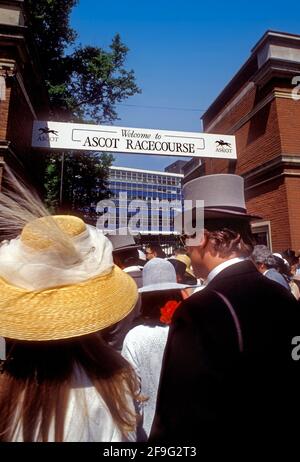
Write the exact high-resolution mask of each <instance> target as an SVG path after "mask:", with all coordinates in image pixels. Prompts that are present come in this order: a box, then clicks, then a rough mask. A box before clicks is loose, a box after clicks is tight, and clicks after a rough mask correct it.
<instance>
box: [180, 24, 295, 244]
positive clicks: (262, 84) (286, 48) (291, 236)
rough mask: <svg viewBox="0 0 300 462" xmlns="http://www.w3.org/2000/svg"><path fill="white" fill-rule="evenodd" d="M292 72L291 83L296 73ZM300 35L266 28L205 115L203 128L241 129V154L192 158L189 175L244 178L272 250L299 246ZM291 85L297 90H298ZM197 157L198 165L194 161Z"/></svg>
mask: <svg viewBox="0 0 300 462" xmlns="http://www.w3.org/2000/svg"><path fill="white" fill-rule="evenodd" d="M295 76H299V77H298V79H297V78H295V79H294V82H293V83H292V79H293V78H294V77H295ZM296 80H298V82H299V87H300V35H292V34H287V33H280V32H272V31H268V32H266V33H265V34H264V36H263V37H262V38H261V39H260V40H259V42H258V43H257V44H256V45H255V46H254V48H253V49H252V51H251V56H250V58H249V59H248V60H247V61H246V62H245V64H244V65H243V66H242V67H241V69H240V70H239V71H238V73H237V74H236V75H235V76H234V77H233V78H232V80H231V81H230V82H229V83H228V85H227V86H226V87H225V88H224V90H223V91H222V92H221V94H220V95H219V96H218V97H217V98H216V99H215V101H214V102H213V103H212V104H211V105H210V107H209V108H208V109H207V111H206V112H205V114H204V115H203V127H204V131H205V132H208V133H221V134H232V135H235V136H236V142H237V157H238V158H237V161H227V160H221V159H219V160H216V159H206V160H205V161H204V162H203V163H202V164H201V166H200V167H199V166H197V165H196V163H195V161H191V162H190V163H189V164H190V165H188V166H187V167H185V169H186V173H187V174H188V171H190V174H188V176H187V178H186V180H188V179H191V178H193V177H195V176H199V175H203V174H213V173H236V174H239V175H242V176H243V177H244V179H245V187H246V201H247V207H248V210H249V211H250V212H252V213H255V214H258V215H260V216H262V217H263V220H262V221H261V222H257V223H254V225H253V230H254V232H256V233H261V237H265V238H266V240H267V241H268V243H269V245H270V247H271V248H272V249H273V251H281V250H283V249H286V248H287V247H291V248H293V249H296V250H298V249H300V88H299V96H298V97H297V88H296V82H295V81H296ZM293 89H294V92H293ZM194 163H195V169H194V170H193V165H194Z"/></svg>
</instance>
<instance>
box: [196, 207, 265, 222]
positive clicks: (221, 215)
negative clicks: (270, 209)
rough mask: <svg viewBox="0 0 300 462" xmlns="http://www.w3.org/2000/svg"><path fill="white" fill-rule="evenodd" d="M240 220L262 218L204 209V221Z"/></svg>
mask: <svg viewBox="0 0 300 462" xmlns="http://www.w3.org/2000/svg"><path fill="white" fill-rule="evenodd" d="M225 217H228V218H230V217H231V218H241V219H247V220H261V219H262V217H260V216H259V215H251V214H248V213H243V212H239V211H235V210H224V209H218V208H209V209H206V208H205V207H204V219H205V218H225Z"/></svg>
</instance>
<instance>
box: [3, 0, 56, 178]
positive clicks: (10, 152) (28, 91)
mask: <svg viewBox="0 0 300 462" xmlns="http://www.w3.org/2000/svg"><path fill="white" fill-rule="evenodd" d="M48 111H49V103H48V95H47V92H46V89H45V86H44V83H43V80H42V77H41V69H40V67H39V65H38V58H37V53H36V50H35V45H34V43H33V41H32V39H31V36H30V33H29V30H28V27H27V26H26V14H25V11H24V0H4V1H3V0H0V175H2V169H3V165H4V163H7V164H9V165H10V166H12V167H13V168H14V170H17V171H19V172H21V173H22V175H24V174H26V175H27V176H29V177H30V179H31V180H32V179H33V180H34V178H35V175H36V174H37V172H36V169H37V168H38V165H39V162H34V163H33V162H32V159H33V156H36V154H34V153H32V150H31V134H32V125H33V121H34V120H35V119H40V120H43V119H44V120H47V119H48ZM25 172H26V173H25Z"/></svg>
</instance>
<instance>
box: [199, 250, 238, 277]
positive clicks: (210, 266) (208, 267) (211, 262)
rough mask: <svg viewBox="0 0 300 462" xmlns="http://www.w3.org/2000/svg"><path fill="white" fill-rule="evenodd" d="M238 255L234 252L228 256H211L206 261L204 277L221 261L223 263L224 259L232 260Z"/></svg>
mask: <svg viewBox="0 0 300 462" xmlns="http://www.w3.org/2000/svg"><path fill="white" fill-rule="evenodd" d="M237 257H238V255H236V254H231V255H230V256H228V257H212V258H211V259H210V260H209V261H208V262H207V263H206V268H205V270H206V275H205V279H206V278H207V276H208V275H209V273H210V272H211V271H212V270H214V269H215V268H216V267H217V266H219V265H221V263H225V262H226V261H229V260H233V259H234V258H237Z"/></svg>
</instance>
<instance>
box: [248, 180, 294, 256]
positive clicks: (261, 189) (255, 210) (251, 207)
mask: <svg viewBox="0 0 300 462" xmlns="http://www.w3.org/2000/svg"><path fill="white" fill-rule="evenodd" d="M289 193H290V191H287V186H286V182H285V179H284V178H283V177H281V178H279V179H276V180H273V181H269V182H267V183H264V184H263V185H261V186H256V187H255V188H253V189H250V190H248V191H246V202H247V209H248V211H249V212H250V213H251V214H255V215H256V214H257V215H259V216H261V217H262V218H263V219H264V220H265V221H270V222H271V238H272V250H273V252H281V251H282V250H285V249H286V248H288V247H291V246H292V244H294V241H293V240H291V232H293V229H291V227H290V214H291V211H290V209H289V206H290V204H289V200H288V194H289ZM299 208H300V205H299ZM293 225H294V223H293ZM298 226H299V225H298ZM293 248H294V247H293Z"/></svg>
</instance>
